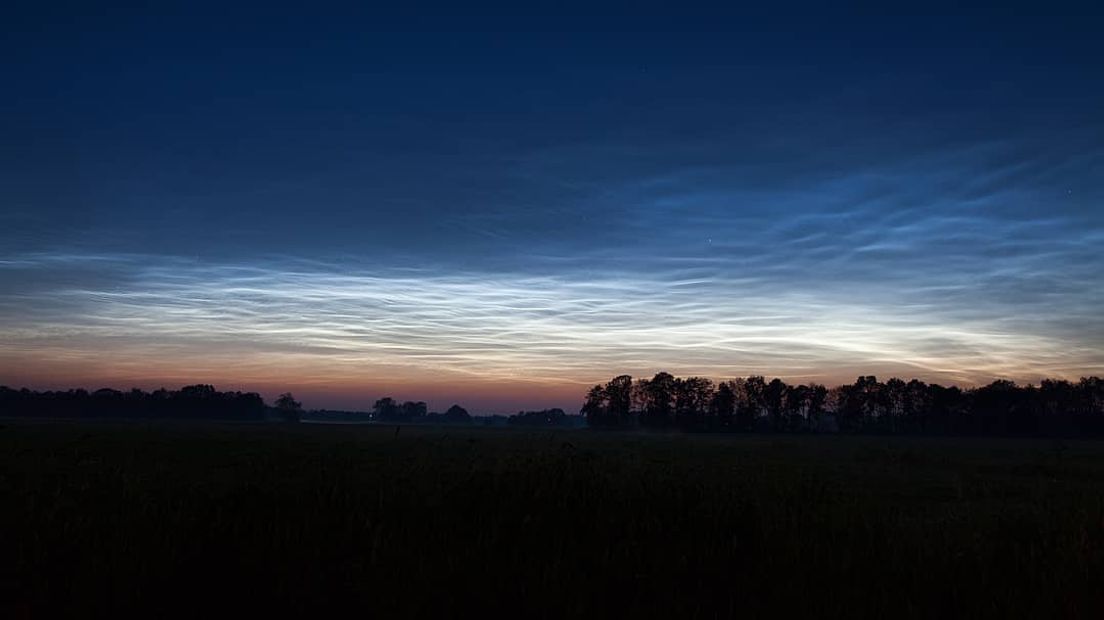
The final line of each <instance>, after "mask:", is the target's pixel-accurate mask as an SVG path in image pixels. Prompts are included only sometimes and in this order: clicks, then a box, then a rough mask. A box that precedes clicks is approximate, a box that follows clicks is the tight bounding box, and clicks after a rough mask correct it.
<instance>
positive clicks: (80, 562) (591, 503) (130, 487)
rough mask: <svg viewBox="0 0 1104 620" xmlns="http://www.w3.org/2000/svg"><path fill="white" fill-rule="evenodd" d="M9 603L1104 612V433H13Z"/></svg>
mask: <svg viewBox="0 0 1104 620" xmlns="http://www.w3.org/2000/svg"><path fill="white" fill-rule="evenodd" d="M0 504H2V506H3V510H2V511H0V544H2V553H0V584H2V590H0V601H2V605H3V606H4V608H3V609H0V615H2V616H3V617H6V618H18V617H46V616H48V615H49V616H54V615H57V614H59V613H60V614H65V615H67V616H70V617H77V616H90V615H96V616H101V615H105V614H113V613H122V614H125V615H132V614H135V613H138V612H142V611H148V612H153V614H154V617H156V616H165V615H177V614H180V615H183V614H187V613H191V612H197V611H198V612H202V613H206V614H210V615H224V614H226V613H238V614H240V613H246V614H249V617H252V616H255V615H258V614H262V613H263V614H269V615H271V614H273V613H276V614H279V615H286V614H292V615H317V614H319V613H325V612H330V611H334V612H336V611H340V610H345V609H348V608H350V607H352V608H353V609H356V610H358V611H360V612H363V613H362V614H361V615H360V616H359V617H381V618H382V617H397V616H398V617H401V616H423V617H424V616H432V617H442V616H444V617H449V616H456V615H460V614H461V613H462V612H465V611H476V610H478V611H481V612H492V611H497V612H510V613H513V614H517V616H516V617H565V616H569V615H576V616H578V615H584V614H585V615H588V616H595V615H607V616H610V617H631V616H657V615H666V616H668V617H672V618H678V617H729V616H732V615H747V616H748V617H754V616H755V615H759V614H763V613H766V614H771V615H780V614H783V613H792V612H799V613H805V614H811V615H814V616H830V617H857V616H866V617H870V616H882V617H916V618H933V617H940V616H943V617H946V616H949V615H953V616H965V615H981V616H989V617H1029V616H1031V617H1037V618H1046V617H1101V616H1100V614H1101V612H1102V610H1104V587H1102V586H1104V571H1102V569H1104V443H1094V442H1054V441H1030V440H955V439H921V438H911V439H906V438H877V437H777V438H775V437H743V436H728V437H716V436H713V437H703V436H682V435H679V436H657V435H634V434H617V433H602V432H595V431H565V432H535V431H518V430H492V429H463V430H457V429H446V428H439V429H434V428H411V427H404V428H402V429H401V431H399V432H398V433H396V429H395V428H394V427H350V426H342V427H323V426H305V425H301V426H294V425H291V426H275V425H246V424H243V425H216V424H202V425H188V424H180V423H175V424H163V425H139V424H132V425H121V424H119V425H116V424H107V423H105V424H36V423H26V422H4V423H3V428H0Z"/></svg>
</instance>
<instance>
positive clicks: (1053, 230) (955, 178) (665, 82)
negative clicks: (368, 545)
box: [0, 3, 1104, 412]
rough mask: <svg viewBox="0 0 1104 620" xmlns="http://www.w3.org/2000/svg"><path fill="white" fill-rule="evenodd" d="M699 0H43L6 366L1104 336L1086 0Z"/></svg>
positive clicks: (15, 66)
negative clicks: (193, 0) (530, 4)
mask: <svg viewBox="0 0 1104 620" xmlns="http://www.w3.org/2000/svg"><path fill="white" fill-rule="evenodd" d="M366 4H372V3H366ZM678 6H681V5H675V6H674V7H667V8H662V7H654V8H651V9H641V8H640V7H636V8H635V9H634V10H633V11H632V12H631V13H626V14H620V15H619V14H617V13H615V12H609V13H575V14H571V15H564V14H556V13H554V12H551V11H544V12H538V13H537V14H532V15H522V14H513V15H504V14H502V13H495V12H493V11H479V10H475V9H465V11H466V12H463V13H461V12H458V9H456V8H453V9H451V13H449V14H435V15H433V16H428V17H427V16H426V14H425V13H428V12H424V13H423V14H422V15H416V14H413V13H412V14H395V13H389V14H381V13H378V12H375V11H374V10H373V9H371V8H360V9H349V8H348V7H324V6H322V5H321V4H319V3H312V4H310V5H306V6H305V7H299V8H298V9H286V10H285V9H274V8H270V9H268V10H267V11H263V12H256V11H255V10H248V11H246V10H242V11H234V10H231V9H226V8H225V7H210V8H201V7H199V6H198V5H196V4H188V5H187V6H186V8H181V9H180V10H178V11H177V10H171V9H168V8H161V9H154V10H157V11H160V12H156V13H151V12H148V11H149V10H150V9H144V10H143V11H145V12H143V11H137V10H134V9H127V10H123V9H118V10H106V9H104V8H103V7H95V10H94V12H93V8H87V7H86V8H83V9H80V8H73V9H70V10H60V9H59V8H58V7H55V6H52V5H51V6H49V7H47V6H39V7H37V8H34V9H27V10H25V11H22V12H20V11H13V12H12V14H11V16H10V17H11V18H10V19H8V18H7V17H6V18H5V20H4V21H5V22H6V23H5V24H4V25H3V26H0V28H2V29H3V31H4V32H3V34H4V36H3V37H2V39H0V41H2V42H0V46H2V49H0V51H2V54H0V67H2V69H3V74H4V76H5V89H4V90H5V95H4V97H3V98H2V100H0V130H2V135H3V140H2V142H0V384H8V385H14V386H24V385H25V386H29V387H37V388H46V387H73V386H86V387H100V386H104V385H107V386H113V387H118V388H127V387H131V386H139V387H147V388H148V387H159V386H161V385H165V386H167V387H177V386H179V385H180V384H183V383H196V382H205V383H213V384H215V385H216V386H218V387H219V388H225V389H249V390H258V391H261V392H262V393H264V394H265V395H266V396H269V397H271V396H272V395H273V394H274V393H276V392H278V391H284V390H292V391H294V392H295V393H296V394H297V395H299V396H300V397H301V398H303V399H304V400H305V401H306V404H307V405H308V406H314V407H321V406H328V407H344V408H367V407H369V406H370V405H371V403H372V401H374V400H375V399H376V398H378V397H380V396H384V395H392V396H395V397H397V398H402V399H407V398H409V399H424V400H428V401H429V403H430V406H431V407H434V408H441V409H443V408H444V407H447V406H448V405H449V404H451V403H452V402H461V403H463V404H465V405H467V406H469V407H470V408H472V409H473V411H477V412H508V411H514V410H517V409H519V408H523V407H524V408H536V407H545V406H561V407H564V408H565V409H569V410H574V409H576V408H577V406H578V402H579V401H580V400H581V397H582V394H583V391H584V390H585V387H586V386H587V385H590V384H593V383H595V382H598V381H602V380H605V379H606V378H608V377H610V376H612V375H615V374H621V373H628V374H633V375H637V376H645V375H651V374H653V373H655V372H656V371H658V370H668V371H670V372H673V373H676V374H680V375H691V374H700V375H706V376H710V377H714V378H729V377H733V376H738V375H747V374H765V375H768V376H781V377H783V378H786V379H787V380H791V379H792V380H813V381H818V382H822V383H828V384H833V383H835V382H843V381H850V380H853V379H854V377H855V376H856V375H859V374H876V375H879V376H880V377H882V378H887V377H888V376H891V375H897V376H902V377H906V378H911V377H917V378H921V379H925V380H929V381H937V382H942V383H958V384H963V385H969V384H976V383H983V382H988V381H990V380H993V379H995V378H1008V379H1013V380H1017V381H1038V380H1039V379H1040V378H1042V377H1065V378H1074V379H1075V378H1077V377H1079V376H1082V375H1090V374H1104V312H1102V310H1101V309H1102V308H1104V251H1102V249H1104V72H1102V70H1104V64H1102V59H1104V37H1101V36H1100V34H1099V33H1100V32H1101V31H1104V20H1102V19H1101V17H1100V15H1098V14H1092V13H1086V12H1085V11H1086V10H1093V9H1092V7H1083V8H1082V9H1080V12H1078V11H1069V12H1066V13H1064V14H1061V15H1059V16H1054V15H1015V14H1013V13H1012V12H1010V11H1007V12H1002V13H992V12H990V13H977V14H964V13H962V12H956V13H955V14H945V15H937V14H924V13H918V12H913V13H911V14H909V15H891V14H879V15H871V14H866V15H859V14H841V13H836V12H828V13H826V12H824V11H825V10H824V9H818V11H819V12H815V11H813V10H809V11H802V10H797V9H791V10H789V11H788V12H787V13H788V14H787V15H784V16H778V15H765V14H747V13H744V14H741V13H726V14H707V13H704V12H698V13H694V14H680V13H679V12H678V10H677V8H678ZM1047 8H1048V9H1050V10H1059V9H1058V8H1056V7H1052V6H1050V5H1048V7H1047ZM684 10H685V7H684ZM1095 10H1099V9H1095ZM36 11H37V12H36ZM82 11H83V12H82Z"/></svg>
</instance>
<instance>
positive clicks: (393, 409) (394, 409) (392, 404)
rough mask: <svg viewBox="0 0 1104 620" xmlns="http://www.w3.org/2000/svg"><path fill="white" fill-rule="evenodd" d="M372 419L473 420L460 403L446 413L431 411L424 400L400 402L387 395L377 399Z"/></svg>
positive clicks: (410, 421) (411, 420) (448, 422)
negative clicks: (428, 410)
mask: <svg viewBox="0 0 1104 620" xmlns="http://www.w3.org/2000/svg"><path fill="white" fill-rule="evenodd" d="M372 420H373V421H376V422H403V423H408V424H468V423H470V422H471V421H472V418H471V415H470V414H468V411H467V409H464V408H463V407H461V406H460V405H453V406H451V407H449V408H448V410H447V411H445V412H444V413H437V412H432V413H429V412H427V407H426V404H425V403H424V402H422V401H418V402H413V401H409V400H408V401H406V402H404V403H400V402H398V401H397V400H395V399H393V398H390V397H386V398H381V399H379V400H377V401H376V403H375V404H374V405H373V406H372Z"/></svg>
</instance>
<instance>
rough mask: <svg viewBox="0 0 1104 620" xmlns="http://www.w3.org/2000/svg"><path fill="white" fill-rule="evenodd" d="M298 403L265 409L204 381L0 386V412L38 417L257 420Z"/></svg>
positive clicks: (256, 398) (250, 397) (286, 400)
mask: <svg viewBox="0 0 1104 620" xmlns="http://www.w3.org/2000/svg"><path fill="white" fill-rule="evenodd" d="M298 409H299V403H298V402H296V401H295V399H294V398H292V397H291V395H290V394H282V395H281V396H280V398H279V399H277V406H276V407H275V408H270V407H268V406H267V405H265V402H264V399H263V398H261V395H260V394H257V393H255V392H220V391H218V390H216V389H215V388H214V386H211V385H206V384H198V385H188V386H185V387H182V388H180V389H179V390H166V389H164V388H162V389H159V390H154V391H152V392H145V391H143V390H139V389H137V388H135V389H132V390H130V391H125V392H124V391H121V390H113V389H110V388H103V389H99V390H94V391H91V392H89V391H88V390H84V389H73V390H64V391H62V390H57V391H44V392H37V391H32V390H28V389H27V388H23V389H20V390H15V389H12V388H9V387H6V386H0V415H7V416H28V417H43V418H149V419H157V418H194V419H210V420H263V419H266V418H267V417H268V416H269V415H271V414H275V415H283V416H284V417H297V410H298Z"/></svg>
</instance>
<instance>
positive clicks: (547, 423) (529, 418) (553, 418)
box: [507, 407, 582, 428]
mask: <svg viewBox="0 0 1104 620" xmlns="http://www.w3.org/2000/svg"><path fill="white" fill-rule="evenodd" d="M581 420H582V416H576V415H567V413H566V412H564V410H563V409H560V408H559V407H555V408H553V409H541V410H540V411H519V412H517V413H516V414H514V415H512V416H510V417H509V419H508V420H507V424H509V425H511V426H527V427H544V428H548V427H552V428H576V427H579V426H582V424H580V421H581Z"/></svg>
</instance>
